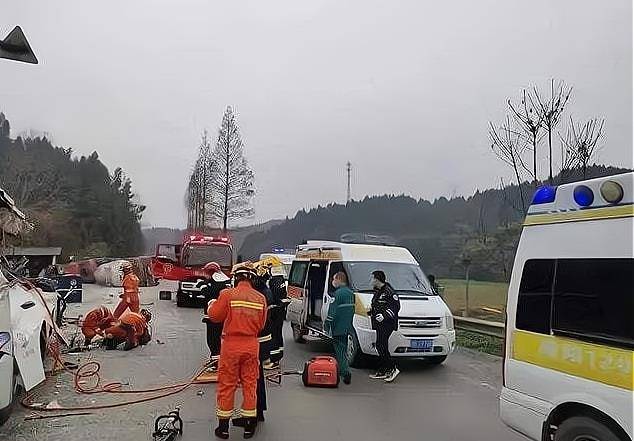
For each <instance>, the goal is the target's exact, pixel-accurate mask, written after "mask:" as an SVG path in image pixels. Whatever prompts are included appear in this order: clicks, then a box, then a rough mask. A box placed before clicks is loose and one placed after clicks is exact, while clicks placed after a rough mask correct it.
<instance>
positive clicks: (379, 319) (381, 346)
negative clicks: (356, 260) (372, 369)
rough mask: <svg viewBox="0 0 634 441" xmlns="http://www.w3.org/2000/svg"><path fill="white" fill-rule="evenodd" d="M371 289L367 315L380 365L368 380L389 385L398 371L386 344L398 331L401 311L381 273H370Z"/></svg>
mask: <svg viewBox="0 0 634 441" xmlns="http://www.w3.org/2000/svg"><path fill="white" fill-rule="evenodd" d="M372 287H373V288H374V296H373V297H372V304H371V307H370V308H371V309H370V311H369V315H370V318H371V320H372V329H374V330H375V331H376V350H377V352H378V353H379V358H380V364H379V369H378V371H377V372H376V373H375V374H372V375H370V378H374V379H383V380H385V381H386V382H388V383H391V382H392V381H394V379H395V378H396V377H397V376H398V374H399V373H400V371H399V370H398V368H397V367H396V364H395V363H394V360H393V359H392V356H391V355H390V349H389V347H388V342H389V340H390V335H392V332H394V331H396V330H397V329H398V313H399V311H400V309H401V302H400V301H399V298H398V295H397V294H396V292H395V291H394V288H392V286H391V285H390V284H389V283H387V280H386V278H385V273H384V272H383V271H374V272H373V273H372Z"/></svg>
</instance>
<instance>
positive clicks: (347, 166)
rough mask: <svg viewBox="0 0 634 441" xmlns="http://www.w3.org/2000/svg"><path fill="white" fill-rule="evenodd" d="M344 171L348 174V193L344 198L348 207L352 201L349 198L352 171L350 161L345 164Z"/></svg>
mask: <svg viewBox="0 0 634 441" xmlns="http://www.w3.org/2000/svg"><path fill="white" fill-rule="evenodd" d="M346 171H347V173H348V193H347V197H346V205H348V204H349V203H350V200H351V199H352V198H351V196H350V172H351V171H352V164H350V161H348V162H347V163H346Z"/></svg>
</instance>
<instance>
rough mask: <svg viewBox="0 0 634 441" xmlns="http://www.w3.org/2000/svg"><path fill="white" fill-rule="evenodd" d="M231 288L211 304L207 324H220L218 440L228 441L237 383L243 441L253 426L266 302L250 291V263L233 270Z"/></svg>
mask: <svg viewBox="0 0 634 441" xmlns="http://www.w3.org/2000/svg"><path fill="white" fill-rule="evenodd" d="M233 274H234V277H235V288H229V289H225V290H223V291H222V292H221V293H220V296H219V297H218V300H216V301H215V302H212V303H211V305H210V306H209V309H208V311H207V314H208V316H209V318H210V320H211V321H213V322H216V323H220V322H224V326H223V332H222V345H221V349H220V362H219V367H218V386H217V389H216V400H217V410H216V414H217V416H218V427H217V428H216V430H215V434H216V436H217V437H218V438H221V439H227V438H229V420H230V419H231V417H232V415H233V409H234V395H235V392H236V389H237V387H238V382H240V384H241V386H242V400H243V401H242V410H241V417H242V418H244V419H245V425H244V438H251V437H253V435H254V434H255V429H256V426H257V410H256V407H257V393H256V390H257V382H258V376H259V360H258V353H259V342H258V335H259V334H260V331H261V330H262V328H263V327H264V323H265V322H266V308H267V305H266V299H265V298H264V296H263V295H262V294H260V293H259V292H258V291H256V290H255V289H254V288H253V285H252V280H253V279H254V278H255V277H256V271H255V269H254V268H253V266H252V265H251V264H244V265H241V266H238V267H236V268H235V269H234V271H233Z"/></svg>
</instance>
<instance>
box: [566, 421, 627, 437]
mask: <svg viewBox="0 0 634 441" xmlns="http://www.w3.org/2000/svg"><path fill="white" fill-rule="evenodd" d="M554 439H555V441H594V440H597V441H599V440H600V441H619V440H622V439H623V438H621V437H620V436H618V435H617V434H615V433H614V432H613V431H612V430H611V429H609V428H608V427H607V426H605V425H603V424H602V423H600V422H599V421H597V420H595V419H594V418H590V417H586V416H576V417H572V418H568V419H567V420H565V421H564V422H563V423H561V424H560V425H559V427H558V428H557V430H556V431H555V438H554Z"/></svg>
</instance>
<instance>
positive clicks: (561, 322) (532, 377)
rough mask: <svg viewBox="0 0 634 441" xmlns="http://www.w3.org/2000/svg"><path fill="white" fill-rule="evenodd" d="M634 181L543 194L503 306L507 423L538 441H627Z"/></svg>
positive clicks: (591, 183)
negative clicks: (506, 300) (505, 327)
mask: <svg viewBox="0 0 634 441" xmlns="http://www.w3.org/2000/svg"><path fill="white" fill-rule="evenodd" d="M633 202H634V174H633V173H627V174H622V175H617V176H611V177H606V178H600V179H592V180H588V181H583V182H578V183H574V184H567V185H562V186H560V187H543V188H541V189H539V190H538V191H537V192H536V194H535V196H534V199H533V203H532V205H531V207H530V209H529V211H528V215H527V216H526V220H525V222H524V229H523V231H522V235H521V238H520V241H519V245H518V249H517V255H516V257H515V263H514V266H513V274H512V277H511V282H510V285H509V292H508V307H507V322H506V323H507V331H506V348H505V349H506V353H505V357H504V380H503V388H502V392H501V395H500V415H501V418H502V420H503V421H504V422H505V423H506V424H508V425H509V426H510V427H512V428H514V429H515V430H517V431H519V432H521V433H523V434H525V435H527V436H528V437H530V438H531V439H533V440H538V441H547V440H548V441H550V440H555V441H573V440H579V441H581V440H596V441H631V440H632V412H633V408H632V405H633V395H632V383H633V378H634V377H633V370H632V363H633V360H634V358H633V352H632V350H633V349H634V320H633V319H634V302H633V300H634V254H633V251H632V247H633V230H634V205H633Z"/></svg>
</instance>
